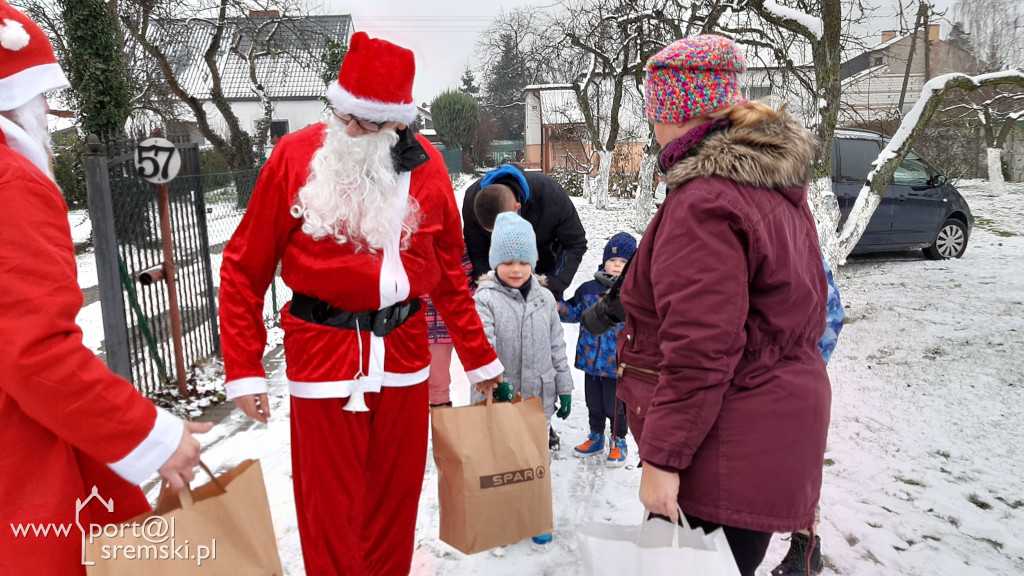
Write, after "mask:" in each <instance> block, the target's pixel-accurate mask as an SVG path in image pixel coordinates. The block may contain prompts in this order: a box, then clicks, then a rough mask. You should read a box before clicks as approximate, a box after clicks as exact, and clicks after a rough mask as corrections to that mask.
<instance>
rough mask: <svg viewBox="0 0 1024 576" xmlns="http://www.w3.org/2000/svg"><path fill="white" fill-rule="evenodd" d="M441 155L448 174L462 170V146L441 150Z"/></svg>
mask: <svg viewBox="0 0 1024 576" xmlns="http://www.w3.org/2000/svg"><path fill="white" fill-rule="evenodd" d="M441 157H442V158H444V165H445V166H446V167H447V168H448V174H449V175H452V174H459V173H460V172H462V148H450V149H445V150H441Z"/></svg>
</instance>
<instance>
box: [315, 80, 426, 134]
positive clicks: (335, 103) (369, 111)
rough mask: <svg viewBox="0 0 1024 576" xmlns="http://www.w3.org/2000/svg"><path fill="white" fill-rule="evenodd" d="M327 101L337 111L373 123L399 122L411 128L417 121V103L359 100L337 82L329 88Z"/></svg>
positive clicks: (332, 83)
mask: <svg viewBox="0 0 1024 576" xmlns="http://www.w3.org/2000/svg"><path fill="white" fill-rule="evenodd" d="M327 99H328V100H330V102H331V108H334V109H335V110H336V111H338V112H341V113H342V114H351V115H353V116H355V117H357V118H362V119H363V120H369V121H371V122H398V123H399V124H405V125H406V126H409V125H411V124H412V123H413V122H415V121H416V114H417V110H416V103H415V102H412V103H410V104H392V103H390V102H378V101H376V100H368V99H364V98H359V97H358V96H356V95H354V94H352V93H351V92H349V91H348V90H345V89H344V88H342V87H341V84H338V83H337V82H331V85H330V86H328V87H327Z"/></svg>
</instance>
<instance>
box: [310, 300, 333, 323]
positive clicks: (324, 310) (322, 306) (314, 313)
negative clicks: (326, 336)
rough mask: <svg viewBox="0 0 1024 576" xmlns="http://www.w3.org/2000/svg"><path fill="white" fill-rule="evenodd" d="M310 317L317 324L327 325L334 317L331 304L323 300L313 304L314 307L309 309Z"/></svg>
mask: <svg viewBox="0 0 1024 576" xmlns="http://www.w3.org/2000/svg"><path fill="white" fill-rule="evenodd" d="M309 315H310V317H311V318H312V319H313V322H316V323H317V324H326V323H327V320H328V319H329V318H331V316H333V314H331V306H330V304H328V303H327V302H324V301H323V300H317V301H315V302H313V305H312V306H310V307H309Z"/></svg>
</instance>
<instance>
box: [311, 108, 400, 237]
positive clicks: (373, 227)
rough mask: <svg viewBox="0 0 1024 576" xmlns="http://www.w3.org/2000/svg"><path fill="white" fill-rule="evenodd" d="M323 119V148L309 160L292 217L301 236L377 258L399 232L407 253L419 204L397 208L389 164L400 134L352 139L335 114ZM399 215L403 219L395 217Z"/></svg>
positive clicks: (395, 179)
mask: <svg viewBox="0 0 1024 576" xmlns="http://www.w3.org/2000/svg"><path fill="white" fill-rule="evenodd" d="M325 116H326V123H327V133H326V137H325V138H324V144H323V146H322V147H321V148H320V149H319V150H317V151H316V153H314V154H313V160H312V162H311V164H310V170H311V171H310V175H309V179H308V180H307V181H306V185H305V186H303V187H302V189H300V190H299V195H298V199H297V201H296V203H295V205H293V206H292V208H291V214H292V216H293V217H295V218H302V220H303V223H302V231H303V232H305V233H306V234H309V235H310V236H312V237H313V239H314V240H320V239H322V238H328V237H330V238H332V239H333V240H334V241H335V242H337V243H338V244H346V243H348V242H351V243H352V244H353V246H354V247H355V250H356V251H357V252H359V251H360V250H362V249H366V250H368V251H369V252H371V253H376V252H377V251H378V250H382V249H383V248H384V246H385V245H386V244H388V242H389V241H390V240H391V239H392V238H394V237H395V235H396V234H397V233H399V232H401V234H402V236H401V239H402V241H401V246H402V248H405V247H407V245H408V238H409V236H410V235H411V234H412V233H413V232H414V231H415V229H416V225H417V213H418V204H417V203H416V201H415V200H414V199H413V198H412V197H411V196H410V197H408V200H407V201H406V202H405V205H404V206H401V205H400V202H402V199H400V198H399V190H398V173H397V172H396V171H395V167H394V164H393V161H392V159H391V149H392V147H394V145H395V144H396V143H397V142H398V134H397V133H395V132H394V131H392V130H381V131H380V132H376V133H371V134H364V135H362V136H358V137H355V138H353V137H351V136H349V135H348V134H347V132H346V125H345V123H344V122H342V121H341V120H339V119H338V118H337V117H336V116H335V115H334V114H333V113H331V112H330V111H328V112H327V113H326V114H325ZM398 212H401V213H403V214H404V215H405V216H404V218H403V219H401V220H399V219H398V218H396V217H395V214H396V213H398ZM398 226H401V230H400V231H399V230H396V229H395V228H396V227H398Z"/></svg>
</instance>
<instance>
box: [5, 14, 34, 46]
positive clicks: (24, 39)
mask: <svg viewBox="0 0 1024 576" xmlns="http://www.w3.org/2000/svg"><path fill="white" fill-rule="evenodd" d="M28 41H29V35H28V32H26V31H25V27H24V26H22V25H21V22H18V21H17V20H9V19H7V18H4V20H3V21H2V22H0V46H3V47H4V48H5V49H7V50H10V51H12V52H17V51H18V50H21V49H22V48H24V47H25V46H28Z"/></svg>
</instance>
